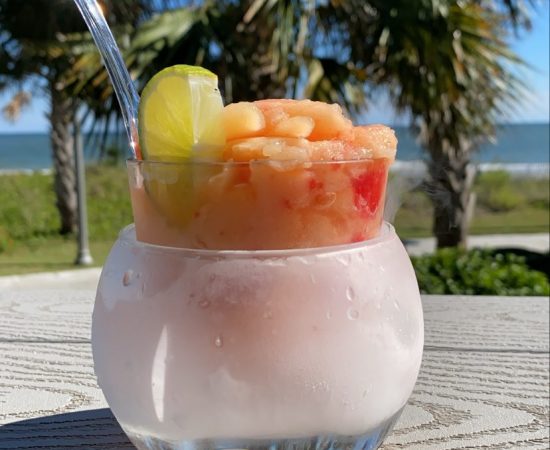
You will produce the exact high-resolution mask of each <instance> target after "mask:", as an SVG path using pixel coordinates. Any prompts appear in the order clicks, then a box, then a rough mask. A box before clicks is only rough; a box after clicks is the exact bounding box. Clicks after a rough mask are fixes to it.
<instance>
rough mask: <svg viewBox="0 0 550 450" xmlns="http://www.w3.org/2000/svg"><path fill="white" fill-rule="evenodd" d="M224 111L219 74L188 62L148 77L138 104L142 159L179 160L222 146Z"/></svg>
mask: <svg viewBox="0 0 550 450" xmlns="http://www.w3.org/2000/svg"><path fill="white" fill-rule="evenodd" d="M222 110H223V101H222V97H221V95H220V91H219V90H218V77H217V76H216V75H215V74H213V73H212V72H210V71H209V70H207V69H205V68H203V67H197V66H187V65H177V66H172V67H168V68H166V69H164V70H161V71H160V72H159V73H157V74H156V75H155V76H154V77H153V78H151V80H149V82H148V83H147V85H146V86H145V89H144V90H143V93H142V95H141V101H140V103H139V117H138V130H139V140H140V145H141V150H142V153H143V158H144V159H148V160H155V161H180V160H183V159H187V158H189V157H191V156H193V155H194V153H196V152H202V151H207V149H211V148H212V147H216V146H220V147H221V146H223V144H224V143H225V136H224V132H223V126H222V122H221V114H222ZM220 152H221V150H220ZM208 153H210V155H209V156H211V153H212V152H208Z"/></svg>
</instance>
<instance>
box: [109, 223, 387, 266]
mask: <svg viewBox="0 0 550 450" xmlns="http://www.w3.org/2000/svg"><path fill="white" fill-rule="evenodd" d="M396 237H397V234H396V232H395V228H394V226H393V225H392V224H391V223H389V222H386V221H385V220H384V221H383V222H382V225H381V226H380V232H379V233H378V235H376V236H375V237H373V238H370V239H366V240H364V241H359V242H353V243H350V244H337V245H325V246H319V247H305V248H289V249H274V250H213V249H201V248H188V247H171V246H166V245H159V244H153V243H150V242H143V241H140V240H138V239H137V236H136V233H135V224H133V223H132V224H130V225H127V226H126V227H124V228H123V229H122V230H121V231H120V233H119V236H118V240H120V241H123V242H125V243H127V244H129V245H132V246H138V247H143V248H147V249H151V250H157V251H160V252H166V253H173V254H177V253H180V254H184V255H186V256H189V257H191V258H193V257H194V258H213V259H232V258H233V259H242V258H251V257H252V258H257V259H277V258H289V257H298V258H299V257H305V256H323V255H334V254H335V253H343V252H348V251H358V250H361V249H363V248H365V247H374V246H377V245H379V244H382V243H383V242H387V241H389V240H392V239H394V238H396Z"/></svg>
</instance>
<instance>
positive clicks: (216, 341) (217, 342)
mask: <svg viewBox="0 0 550 450" xmlns="http://www.w3.org/2000/svg"><path fill="white" fill-rule="evenodd" d="M214 345H215V346H216V347H218V348H222V347H223V338H222V336H221V335H219V336H216V339H214Z"/></svg>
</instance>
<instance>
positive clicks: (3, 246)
mask: <svg viewBox="0 0 550 450" xmlns="http://www.w3.org/2000/svg"><path fill="white" fill-rule="evenodd" d="M13 244H14V243H13V239H12V238H11V236H10V235H9V234H8V232H7V231H6V230H5V229H4V228H3V227H2V226H0V253H4V252H5V251H8V250H9V249H11V248H12V247H13Z"/></svg>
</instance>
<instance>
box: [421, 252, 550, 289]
mask: <svg viewBox="0 0 550 450" xmlns="http://www.w3.org/2000/svg"><path fill="white" fill-rule="evenodd" d="M411 259H412V262H413V265H414V268H415V271H416V276H417V278H418V284H419V286H420V291H421V292H422V293H424V294H452V295H460V294H462V295H550V284H549V282H548V278H547V276H546V275H545V274H544V273H542V272H538V271H536V270H532V269H531V268H530V267H529V266H528V265H527V263H526V258H525V257H524V256H519V255H517V254H515V253H513V252H498V251H491V250H480V249H474V250H470V251H465V250H459V249H450V248H449V249H442V250H438V251H437V252H436V253H435V254H433V255H425V256H420V257H413V258H411ZM546 259H548V255H546Z"/></svg>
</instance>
